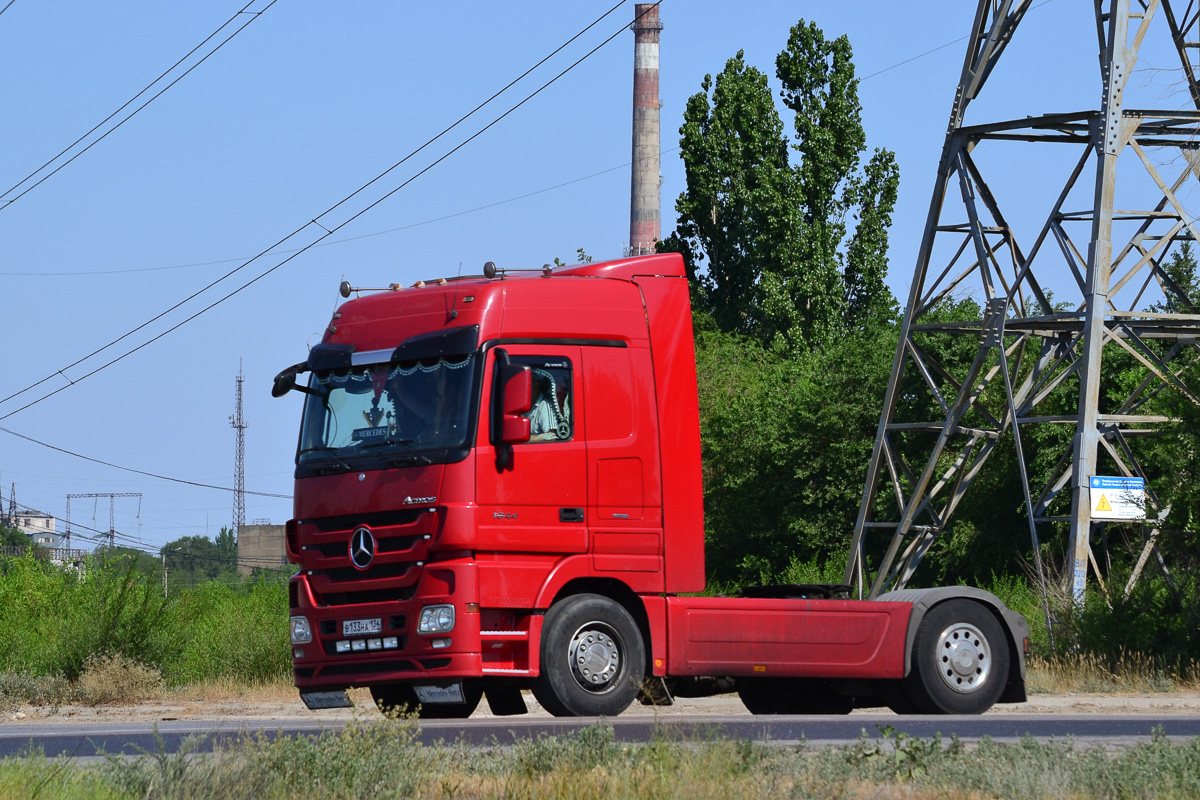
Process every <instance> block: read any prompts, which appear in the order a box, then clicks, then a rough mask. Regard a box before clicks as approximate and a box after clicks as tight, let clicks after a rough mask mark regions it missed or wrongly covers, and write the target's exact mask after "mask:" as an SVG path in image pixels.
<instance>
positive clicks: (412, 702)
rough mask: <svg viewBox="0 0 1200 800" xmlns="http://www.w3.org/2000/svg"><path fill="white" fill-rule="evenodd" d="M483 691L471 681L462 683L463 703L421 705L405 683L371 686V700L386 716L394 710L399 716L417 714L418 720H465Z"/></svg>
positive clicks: (476, 704)
mask: <svg viewBox="0 0 1200 800" xmlns="http://www.w3.org/2000/svg"><path fill="white" fill-rule="evenodd" d="M481 697H483V690H482V689H480V688H479V686H478V684H475V683H474V682H472V681H463V699H464V700H465V702H463V703H431V704H429V705H422V704H421V703H420V702H418V700H417V693H416V692H414V691H413V688H412V686H409V685H408V684H407V683H393V684H388V685H385V686H372V687H371V699H372V700H374V701H375V705H376V706H378V707H379V710H380V711H382V712H383V713H385V714H387V713H389V712H390V711H392V709H396V710H397V711H398V712H399V713H401V714H410V713H412V712H413V711H416V712H417V716H418V717H419V718H420V719H466V718H467V717H469V716H471V714H473V713H474V712H475V708H476V707H477V706H478V705H479V699H480V698H481Z"/></svg>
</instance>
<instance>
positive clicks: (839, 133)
mask: <svg viewBox="0 0 1200 800" xmlns="http://www.w3.org/2000/svg"><path fill="white" fill-rule="evenodd" d="M775 74H776V77H777V78H778V79H779V81H780V83H781V85H782V90H781V91H780V97H781V99H782V101H783V104H784V106H785V107H786V108H787V109H789V110H790V111H791V112H792V113H793V128H794V131H795V139H794V141H793V142H792V144H791V148H790V149H791V150H792V151H794V152H795V153H796V154H797V159H798V161H797V163H795V164H793V163H792V161H791V158H790V155H789V145H788V138H787V137H786V136H785V134H784V131H783V123H782V121H781V118H780V116H779V112H778V109H777V108H776V106H775V102H774V99H773V97H772V94H771V90H770V87H769V85H768V81H767V77H766V76H765V75H764V74H763V73H762V72H760V71H759V70H757V69H755V68H754V67H752V66H748V65H746V63H745V61H744V55H743V53H742V52H740V51H739V53H738V54H737V56H735V57H734V58H732V59H730V60H729V61H728V62H727V63H726V65H725V69H724V70H723V71H722V72H721V73H720V74H719V75H718V76H717V78H716V80H715V81H714V80H713V78H712V76H711V75H706V76H705V77H704V80H703V82H702V83H701V91H700V92H698V93H697V94H695V95H693V96H692V97H691V98H689V100H688V103H687V108H686V110H685V112H684V121H683V125H682V127H681V128H680V152H681V157H682V159H683V162H684V170H685V175H686V179H687V188H686V189H685V190H684V191H683V192H682V193H681V194H680V196H679V199H678V200H677V201H676V211H677V212H678V215H679V217H678V223H677V227H676V230H675V232H674V233H673V234H671V235H670V236H669V237H667V239H666V240H664V242H663V243H662V245H661V247H660V249H662V250H669V251H677V252H681V253H683V255H684V257H685V260H686V261H687V263H688V269H689V276H690V277H691V278H692V279H693V285H694V286H695V292H694V298H693V299H694V302H695V305H696V306H697V307H698V308H701V309H703V310H705V311H707V312H708V313H709V314H711V316H712V318H713V320H714V321H715V322H716V324H717V325H718V326H719V328H720V329H721V330H723V331H726V332H731V333H740V334H746V335H749V336H752V337H754V338H755V339H757V340H758V341H760V342H761V343H763V344H765V345H768V346H773V347H780V348H783V349H788V350H795V349H797V348H798V347H800V346H801V345H804V344H807V345H808V346H816V347H821V346H824V345H825V344H826V343H827V342H830V341H832V340H833V339H835V338H836V337H839V336H842V335H844V334H845V333H847V332H849V331H864V330H867V329H869V328H870V327H872V326H873V325H877V324H880V323H887V322H889V321H891V320H892V319H893V318H894V316H895V313H896V302H895V299H894V298H893V297H892V295H891V292H890V291H889V290H888V289H887V286H886V285H885V284H884V276H885V274H886V271H887V247H888V237H887V230H888V228H889V227H890V225H891V214H892V209H893V207H894V205H895V202H896V192H897V188H898V186H899V170H898V168H897V166H896V160H895V156H894V155H893V154H892V153H891V152H890V151H888V150H882V149H877V150H875V152H874V154H873V155H872V156H871V158H870V159H869V161H868V162H867V164H866V166H865V167H863V166H862V156H863V154H864V153H865V152H866V134H865V132H864V130H863V127H862V107H861V104H860V103H859V101H858V80H857V78H855V77H854V63H853V59H852V51H851V47H850V42H849V39H847V38H846V37H845V36H841V37H838V38H837V39H834V40H827V39H826V38H825V36H824V34H823V33H822V32H821V30H820V29H819V28H818V27H817V26H816V24H815V23H808V24H805V22H804V21H803V20H801V21H800V22H799V23H797V24H796V25H795V26H794V27H793V28H792V29H791V34H790V36H789V38H788V42H787V45H786V47H785V48H784V50H783V52H782V53H780V54H779V56H778V58H777V59H776V72H775ZM851 222H853V223H854V224H853V230H851Z"/></svg>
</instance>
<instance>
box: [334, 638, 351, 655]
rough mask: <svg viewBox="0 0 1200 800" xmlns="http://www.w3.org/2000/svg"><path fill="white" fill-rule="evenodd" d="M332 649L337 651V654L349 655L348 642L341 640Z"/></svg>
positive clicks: (347, 640)
mask: <svg viewBox="0 0 1200 800" xmlns="http://www.w3.org/2000/svg"><path fill="white" fill-rule="evenodd" d="M334 647H335V648H336V649H337V651H338V652H339V653H349V652H350V640H349V639H342V640H341V641H340V642H338V643H337V644H336V645H334Z"/></svg>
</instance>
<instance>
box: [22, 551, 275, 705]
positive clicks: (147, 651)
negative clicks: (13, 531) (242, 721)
mask: <svg viewBox="0 0 1200 800" xmlns="http://www.w3.org/2000/svg"><path fill="white" fill-rule="evenodd" d="M97 659H100V661H97ZM104 659H108V660H109V661H108V662H104V663H109V662H111V663H110V664H109V668H110V670H111V669H115V667H114V666H113V665H124V667H123V668H124V669H126V672H128V671H129V670H131V669H135V668H134V667H132V666H131V665H132V664H137V665H140V667H138V668H140V669H144V670H150V671H152V672H153V671H156V672H157V673H158V674H159V675H160V676H161V681H162V683H163V684H165V685H166V686H167V687H180V686H186V685H191V684H196V683H204V682H208V681H220V680H234V681H237V682H240V683H242V684H245V685H262V684H269V683H272V682H278V681H282V680H288V679H290V677H291V652H290V649H289V644H288V617H287V575H286V574H284V573H280V574H275V575H262V576H259V577H258V578H255V579H250V580H246V581H244V582H242V583H240V584H238V585H234V586H229V585H225V584H223V583H218V582H215V581H214V582H210V583H206V584H201V585H199V586H195V587H189V588H187V589H185V590H183V591H181V592H177V593H173V594H172V595H171V596H170V597H163V590H162V583H161V581H160V579H159V578H158V577H155V576H150V575H146V574H143V573H140V572H138V571H137V569H136V564H135V562H134V561H133V560H132V559H128V558H116V559H109V560H107V561H100V560H89V561H88V562H87V563H86V565H85V566H84V568H83V569H82V570H81V571H79V572H76V571H74V570H71V569H62V568H59V567H55V566H53V565H51V564H49V563H48V562H42V561H38V560H36V559H34V558H33V557H32V556H26V557H24V558H18V559H4V560H3V561H2V562H0V674H4V675H7V676H29V677H30V680H32V679H33V678H36V679H38V680H40V681H41V682H42V683H43V684H45V683H46V682H49V684H46V685H50V684H53V683H54V682H55V681H60V682H61V681H66V682H68V683H69V684H70V685H71V686H76V685H77V684H78V683H79V682H80V681H81V680H82V679H83V677H84V675H85V673H86V672H87V671H88V670H89V669H90V670H91V671H93V672H95V671H96V669H97V668H98V664H100V663H101V661H103V660H104ZM113 659H118V660H117V661H113ZM89 665H91V666H90V667H89ZM147 674H149V673H147ZM21 680H23V679H11V678H9V679H8V683H5V680H4V679H0V702H3V698H4V696H8V697H11V696H14V695H27V696H31V697H32V696H40V695H42V694H45V691H44V690H43V688H40V685H39V686H34V685H33V683H30V682H29V681H26V683H27V684H28V685H27V686H26V687H25V688H22V687H21V686H20V685H19V684H20V683H21ZM131 680H132V673H131V674H129V675H126V676H124V677H122V678H120V683H122V684H125V683H129V681H131ZM153 683H154V681H153V680H151V681H150V683H148V684H146V686H147V687H149V686H151V685H152V684H153ZM55 685H57V684H55ZM98 691H99V687H98V686H96V687H94V688H93V690H91V692H90V693H91V694H92V695H96V694H97V692H98ZM113 699H115V698H113Z"/></svg>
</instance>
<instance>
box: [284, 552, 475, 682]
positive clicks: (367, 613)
mask: <svg viewBox="0 0 1200 800" xmlns="http://www.w3.org/2000/svg"><path fill="white" fill-rule="evenodd" d="M477 585H478V584H477V581H476V576H475V565H474V563H473V562H470V561H466V560H464V561H447V562H440V563H435V564H429V565H427V566H424V567H423V569H422V572H421V576H420V578H419V579H418V582H417V585H416V587H415V592H412V593H411V595H410V594H409V593H408V592H404V593H398V594H400V595H401V596H403V595H409V596H408V597H407V598H406V599H396V600H380V601H376V602H370V603H355V604H350V605H336V606H333V605H325V606H321V605H318V603H317V601H316V599H315V595H314V592H313V588H312V585H311V582H310V576H309V575H307V574H305V573H303V572H302V573H300V574H298V575H296V576H294V577H293V578H292V584H291V587H290V588H291V591H290V596H291V603H290V605H291V614H292V615H293V616H301V615H302V616H305V617H307V618H308V621H309V624H310V626H311V628H312V636H313V639H312V641H311V642H308V643H306V644H297V645H292V666H293V670H294V673H295V685H296V686H297V687H298V688H301V689H344V688H349V687H352V686H363V685H369V684H378V683H392V682H410V683H421V682H435V681H444V680H451V679H460V678H475V677H479V676H480V674H481V673H482V671H483V664H482V657H481V655H480V652H481V647H480V614H479V605H478V597H477V596H476V595H477V591H478V590H477V588H476V587H477ZM442 603H449V604H452V605H454V607H455V625H454V629H453V630H452V631H450V632H448V633H441V634H419V633H417V619H418V617H419V615H420V611H421V609H422V608H423V607H425V606H428V605H437V604H442ZM371 619H378V620H380V621H381V624H382V630H381V631H380V632H378V633H362V634H357V635H346V634H344V633H343V622H345V621H347V620H371ZM391 639H395V646H394V647H384V646H383V644H382V643H384V642H388V643H389V644H390V641H389V640H391ZM372 640H373V641H372ZM446 640H449V641H448V642H447V641H446ZM339 641H350V642H355V641H359V642H362V643H363V644H362V645H361V646H362V647H363V648H364V649H359V650H351V651H349V652H338V650H337V643H338V642H339ZM367 642H371V644H372V647H373V648H374V649H365V647H366V643H367ZM435 642H438V643H439V644H443V645H444V646H440V647H435V646H434V643H435Z"/></svg>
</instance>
